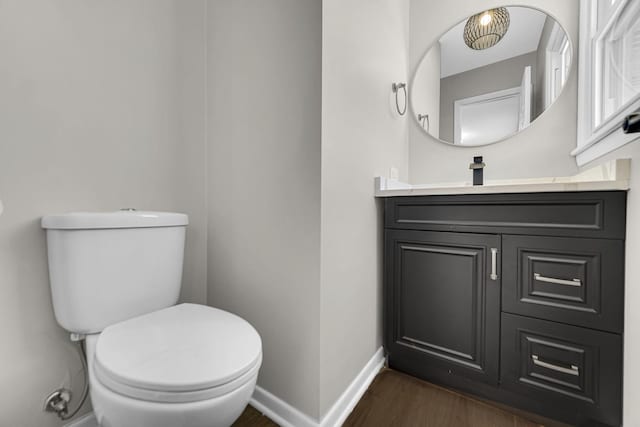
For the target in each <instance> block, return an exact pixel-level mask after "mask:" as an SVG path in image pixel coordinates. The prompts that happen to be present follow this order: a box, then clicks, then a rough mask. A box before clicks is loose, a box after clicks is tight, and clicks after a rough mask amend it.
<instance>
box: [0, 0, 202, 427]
mask: <svg viewBox="0 0 640 427" xmlns="http://www.w3.org/2000/svg"><path fill="white" fill-rule="evenodd" d="M203 16H204V2H202V1H191V2H181V1H177V0H174V1H170V0H138V1H135V2H131V1H128V0H110V1H97V0H58V1H29V2H25V1H22V0H5V1H2V2H0V58H1V60H0V199H2V201H3V202H4V205H5V212H4V213H3V214H2V216H0V295H1V296H2V297H1V298H0V337H2V345H0V365H2V366H3V368H2V369H0V425H1V426H11V427H34V426H38V427H49V426H51V427H53V426H60V425H62V422H61V421H59V420H58V419H57V418H56V417H55V416H54V415H52V414H45V413H44V412H42V405H43V401H44V398H45V397H46V396H47V394H48V393H49V392H51V391H53V390H54V389H56V388H58V387H60V386H63V385H64V386H69V385H70V383H72V384H73V389H74V391H76V392H77V393H79V391H80V389H81V384H82V376H81V374H80V373H79V370H80V360H79V358H78V356H77V355H76V353H75V350H74V348H73V346H72V345H71V344H70V343H69V340H68V335H67V333H66V332H64V331H63V330H62V329H61V328H60V327H58V326H57V324H56V322H55V319H54V316H53V311H52V307H51V296H50V292H49V282H48V277H47V274H48V273H47V261H46V250H45V235H44V232H43V231H42V230H41V229H40V225H39V219H40V217H41V216H42V215H45V214H48V213H55V212H65V211H72V210H111V209H118V208H120V207H131V206H134V207H137V208H145V209H157V210H176V211H183V212H186V213H188V214H189V215H190V217H191V225H190V227H189V231H188V236H187V238H188V246H187V252H186V257H187V263H186V266H185V274H184V288H183V293H182V298H183V300H186V301H196V302H204V301H205V299H206V298H205V295H206V286H205V280H204V278H205V276H206V262H205V261H206V254H205V250H206V246H205V240H204V238H203V236H204V234H205V232H206V224H205V221H204V217H205V214H204V200H205V197H204V184H205V182H204V173H205V156H204V150H205V138H204V132H205V129H204V119H205V117H204V105H205V104H204V101H205V100H204V94H203V91H202V90H201V88H202V87H203V85H204V41H205V39H204V17H203ZM74 404H75V401H74ZM86 406H87V408H85V411H86V410H88V408H89V405H86Z"/></svg>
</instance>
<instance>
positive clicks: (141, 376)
mask: <svg viewBox="0 0 640 427" xmlns="http://www.w3.org/2000/svg"><path fill="white" fill-rule="evenodd" d="M261 362H262V342H261V340H260V336H259V335H258V333H257V332H256V330H255V329H254V328H253V327H252V326H251V325H250V324H249V323H248V322H246V321H245V320H243V319H242V318H240V317H238V316H235V315H233V314H231V313H228V312H225V311H223V310H219V309H216V308H213V307H207V306H203V305H197V304H180V305H177V306H173V307H169V308H166V309H162V310H158V311H155V312H153V313H149V314H146V315H143V316H139V317H136V318H133V319H129V320H126V321H124V322H120V323H117V324H115V325H111V326H109V327H107V328H106V329H105V330H104V331H103V332H102V333H101V334H100V337H99V338H98V341H97V344H96V350H95V356H94V361H93V366H94V373H95V376H96V379H97V380H99V381H100V383H102V384H103V385H104V386H106V387H107V388H109V389H111V390H112V391H114V392H116V393H118V394H121V395H125V396H129V397H132V398H135V399H141V400H147V401H153V402H176V403H177V402H195V401H200V400H205V399H210V398H213V397H217V396H221V395H224V394H227V393H230V392H232V391H233V390H235V389H237V388H238V387H241V386H242V385H244V384H245V383H247V382H248V381H251V380H253V379H255V376H256V375H257V372H258V370H259V369H260V365H261Z"/></svg>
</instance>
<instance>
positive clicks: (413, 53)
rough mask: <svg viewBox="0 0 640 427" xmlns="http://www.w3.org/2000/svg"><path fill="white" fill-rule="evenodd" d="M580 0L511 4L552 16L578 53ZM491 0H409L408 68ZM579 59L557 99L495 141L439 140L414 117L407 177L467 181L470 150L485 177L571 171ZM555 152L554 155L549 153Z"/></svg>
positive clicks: (573, 167)
mask: <svg viewBox="0 0 640 427" xmlns="http://www.w3.org/2000/svg"><path fill="white" fill-rule="evenodd" d="M578 3H579V2H578V0H566V1H556V0H526V1H519V2H516V3H514V4H513V5H517V6H532V7H537V8H540V9H542V10H543V11H545V12H547V14H549V15H551V16H552V17H554V18H555V19H556V20H557V21H558V22H559V23H560V25H562V26H563V27H564V29H565V30H566V31H567V33H568V34H569V38H570V39H571V40H572V42H573V51H574V56H573V57H574V59H575V58H576V57H577V56H576V55H577V40H578ZM496 5H497V4H496V3H495V2H493V1H490V0H451V1H447V2H436V1H433V0H411V27H410V28H411V37H410V64H411V67H410V73H411V74H413V73H414V71H415V69H416V67H417V65H418V64H419V63H420V61H421V59H422V57H423V56H424V54H425V53H426V52H427V51H428V49H429V47H430V46H431V45H432V43H433V42H434V41H435V40H437V39H438V38H439V37H440V35H441V34H443V33H445V32H446V31H447V30H448V29H449V28H450V27H451V26H452V25H454V24H456V23H457V22H460V21H462V20H463V19H465V18H466V17H468V16H469V15H472V14H474V13H477V12H478V11H480V10H483V9H487V8H491V7H495V6H496ZM576 64H577V61H575V62H574V64H573V67H572V70H571V74H570V76H569V81H568V84H567V86H566V87H565V88H564V90H563V92H562V94H561V95H560V97H559V98H558V99H557V100H556V102H555V103H554V104H553V105H552V106H551V108H549V110H547V111H545V112H544V113H543V114H542V115H541V116H540V117H539V118H538V119H537V120H536V121H534V122H533V123H532V124H531V126H529V127H528V128H527V129H525V130H524V131H523V132H521V133H519V134H518V135H516V136H514V137H513V138H510V139H509V140H507V141H505V142H501V143H499V144H494V145H489V146H485V147H474V148H463V147H460V146H451V145H447V144H442V143H440V142H438V141H436V140H435V139H434V138H432V137H430V136H428V135H425V133H424V132H423V131H422V130H420V128H419V125H418V124H417V122H416V121H415V120H410V123H409V170H410V177H409V179H410V182H412V183H429V182H442V181H470V180H471V172H470V171H469V169H468V166H469V163H471V162H472V160H473V156H476V155H482V156H484V161H485V162H486V163H487V167H486V169H485V172H484V173H485V179H498V178H524V177H535V176H549V175H551V176H553V175H566V174H572V173H575V172H576V171H577V167H576V163H575V160H574V158H573V157H571V156H570V155H569V152H570V151H571V150H572V149H573V148H575V141H576V116H577V107H576V105H577V71H576ZM552 153H553V155H551V154H552Z"/></svg>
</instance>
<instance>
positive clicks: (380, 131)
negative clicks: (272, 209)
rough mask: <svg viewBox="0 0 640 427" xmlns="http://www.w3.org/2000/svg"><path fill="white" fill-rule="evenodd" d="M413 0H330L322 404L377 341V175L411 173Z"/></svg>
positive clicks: (325, 71) (326, 6)
mask: <svg viewBox="0 0 640 427" xmlns="http://www.w3.org/2000/svg"><path fill="white" fill-rule="evenodd" d="M408 6H409V3H408V1H405V0H402V1H388V0H351V1H347V2H345V1H342V0H324V1H323V13H322V19H323V25H322V29H323V43H322V49H323V54H322V206H321V209H322V252H321V259H322V263H321V281H322V285H321V303H320V314H321V324H320V332H321V335H320V336H321V339H320V352H321V357H320V374H321V375H320V413H321V414H324V413H325V412H326V411H327V410H328V409H329V408H330V407H331V405H332V404H333V403H334V401H335V400H336V399H337V398H338V396H339V395H340V393H342V392H343V391H344V389H345V388H346V386H347V385H348V384H349V383H350V382H351V381H352V380H353V379H354V377H355V376H356V374H357V373H358V372H359V371H360V370H361V369H362V367H363V366H364V365H365V363H366V362H367V361H368V360H369V359H370V358H371V356H372V355H373V354H374V352H375V351H376V350H377V349H378V348H379V347H380V345H381V340H382V334H381V321H382V316H381V315H382V308H381V289H382V285H381V283H382V273H381V272H382V215H381V209H380V205H377V204H376V200H375V199H374V196H373V185H372V177H374V176H378V175H387V174H388V172H389V168H390V167H392V166H394V167H397V168H399V169H400V173H401V177H404V178H406V176H407V125H406V121H407V120H408V118H407V117H402V118H400V117H398V116H397V113H394V108H395V107H392V100H391V83H393V82H398V81H402V82H406V81H407V79H408V77H407V63H408V59H407V54H408V52H407V46H408V42H407V37H408V20H409V18H408V11H409V7H408Z"/></svg>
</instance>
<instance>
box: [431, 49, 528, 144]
mask: <svg viewBox="0 0 640 427" xmlns="http://www.w3.org/2000/svg"><path fill="white" fill-rule="evenodd" d="M536 56H537V52H536V51H533V52H529V53H527V54H524V55H519V56H515V57H513V58H509V59H505V60H504V61H500V62H496V63H494V64H491V65H485V66H484V67H479V68H474V69H473V70H469V71H465V72H463V73H458V74H454V75H452V76H448V77H445V78H443V79H441V80H440V139H442V140H443V141H449V142H453V115H454V114H453V111H454V103H455V101H457V100H459V99H464V98H469V97H472V96H477V95H482V94H485V93H490V92H495V91H498V90H503V89H511V88H514V87H520V84H521V83H522V73H523V72H524V67H526V66H527V65H530V66H531V76H532V79H535V76H536V71H537V70H536ZM533 90H534V93H535V92H536V91H537V88H536V87H534V89H533Z"/></svg>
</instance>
